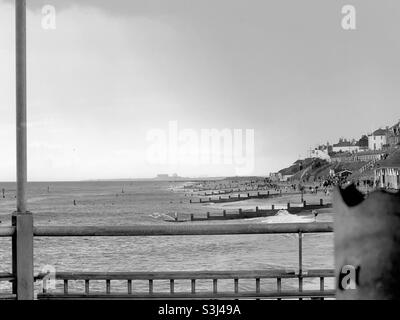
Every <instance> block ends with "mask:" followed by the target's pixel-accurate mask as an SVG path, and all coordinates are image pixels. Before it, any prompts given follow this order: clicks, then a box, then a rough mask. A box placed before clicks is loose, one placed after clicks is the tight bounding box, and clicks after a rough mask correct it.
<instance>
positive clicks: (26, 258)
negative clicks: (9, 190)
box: [12, 0, 34, 300]
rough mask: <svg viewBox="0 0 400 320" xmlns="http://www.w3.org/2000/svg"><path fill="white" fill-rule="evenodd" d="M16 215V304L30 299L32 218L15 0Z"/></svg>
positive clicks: (20, 22)
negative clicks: (29, 203) (28, 209)
mask: <svg viewBox="0 0 400 320" xmlns="http://www.w3.org/2000/svg"><path fill="white" fill-rule="evenodd" d="M15 36H16V40H15V50H16V53H15V61H16V129H17V132H16V134H17V141H16V142H17V148H16V149H17V211H16V212H14V213H13V214H12V225H13V226H14V227H15V233H14V235H13V238H12V268H13V274H14V277H15V281H14V283H13V292H14V293H15V294H16V295H17V299H18V300H32V299H33V281H34V279H33V217H32V214H31V213H30V212H28V211H27V208H26V184H27V133H26V127H27V126H26V1H25V0H15Z"/></svg>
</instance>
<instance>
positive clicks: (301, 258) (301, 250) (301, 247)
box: [299, 232, 303, 292]
mask: <svg viewBox="0 0 400 320" xmlns="http://www.w3.org/2000/svg"><path fill="white" fill-rule="evenodd" d="M299 291H300V292H302V291H303V233H302V232H299Z"/></svg>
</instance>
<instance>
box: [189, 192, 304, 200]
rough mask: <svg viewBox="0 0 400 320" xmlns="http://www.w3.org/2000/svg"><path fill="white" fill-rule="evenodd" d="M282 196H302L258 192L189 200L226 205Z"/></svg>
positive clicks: (291, 193) (286, 193)
mask: <svg viewBox="0 0 400 320" xmlns="http://www.w3.org/2000/svg"><path fill="white" fill-rule="evenodd" d="M282 195H288V196H291V195H301V192H282V191H280V192H278V193H270V192H269V191H268V192H267V193H261V192H257V193H255V194H251V193H250V192H248V193H247V194H246V195H243V194H238V195H237V196H236V197H234V196H228V197H222V196H219V197H218V198H213V197H208V198H199V201H193V200H192V199H190V200H189V202H190V203H224V202H236V201H244V200H249V199H265V198H273V197H280V196H282Z"/></svg>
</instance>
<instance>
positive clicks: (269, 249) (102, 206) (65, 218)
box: [0, 181, 333, 291]
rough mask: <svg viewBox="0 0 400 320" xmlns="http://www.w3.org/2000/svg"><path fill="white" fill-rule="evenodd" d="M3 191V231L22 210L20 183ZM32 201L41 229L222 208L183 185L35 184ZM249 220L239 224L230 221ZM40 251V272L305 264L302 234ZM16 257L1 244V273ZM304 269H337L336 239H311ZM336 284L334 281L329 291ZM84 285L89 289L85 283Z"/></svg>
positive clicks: (180, 285) (111, 240)
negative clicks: (192, 198)
mask: <svg viewBox="0 0 400 320" xmlns="http://www.w3.org/2000/svg"><path fill="white" fill-rule="evenodd" d="M48 187H49V191H48ZM1 188H5V189H6V198H5V199H3V198H1V194H0V220H1V224H0V226H7V225H10V213H11V212H12V211H13V210H14V208H15V184H12V183H0V189H1ZM122 190H123V192H122ZM28 198H29V201H28V207H29V210H30V211H31V212H33V214H34V221H35V222H34V223H35V225H63V226H65V225H69V226H78V225H93V226H100V225H135V224H136V225H137V224H169V223H171V222H166V221H165V220H166V219H168V218H169V217H170V216H173V214H174V212H178V214H179V215H180V216H182V217H183V216H185V214H186V216H187V215H188V214H190V213H193V214H195V215H205V213H206V212H207V211H209V212H211V213H213V212H219V213H220V212H221V209H220V208H218V207H213V206H209V205H204V204H203V205H200V204H190V203H189V198H188V197H187V196H186V195H185V191H184V190H183V189H182V183H181V182H176V183H171V182H151V181H140V182H139V181H134V182H126V181H114V182H109V181H107V182H106V181H96V182H51V183H39V182H37V183H29V185H28ZM74 200H75V201H76V205H74ZM307 219H308V220H307ZM309 219H310V218H308V217H297V216H293V215H286V214H284V213H282V214H280V215H279V216H278V217H270V218H258V219H252V220H251V222H252V223H273V222H294V221H296V222H302V221H309ZM318 220H319V221H331V220H332V216H331V214H323V215H320V216H319V217H318ZM248 222H250V221H249V220H234V221H229V222H228V223H248ZM187 223H194V222H187ZM198 223H199V222H198ZM207 223H216V222H212V221H210V222H207ZM207 223H206V224H207ZM218 223H226V222H218ZM34 250H35V261H34V264H35V273H38V272H40V271H41V269H42V268H43V266H45V265H51V266H54V267H55V269H56V271H178V270H187V271H193V270H246V269H247V270H249V269H274V268H278V269H296V268H297V266H298V241H297V235H234V236H183V237H176V236H175V237H172V236H168V237H105V238H101V237H79V238H75V237H65V238H36V239H35V242H34ZM10 254H11V242H10V239H5V238H0V272H9V271H10V270H11V259H10ZM303 268H304V269H305V270H306V269H310V268H333V234H306V235H305V236H304V239H303ZM154 285H155V286H154V290H155V291H156V290H158V291H165V290H168V284H167V283H165V282H162V281H160V283H158V282H157V281H156V282H155V284H154ZM274 285H275V283H274V282H268V281H265V282H263V281H262V282H261V287H262V288H264V287H265V289H267V288H270V287H271V286H274ZM296 285H297V283H296V282H294V281H291V280H285V281H283V289H285V288H291V287H296ZM332 285H333V284H332V283H330V282H329V281H327V283H326V287H327V288H329V287H332ZM1 286H2V287H3V289H4V287H5V286H8V285H6V284H4V283H3V284H1ZM76 286H77V289H81V287H82V286H83V284H80V283H77V284H76ZM145 286H146V284H145V283H142V284H138V285H137V286H136V287H134V289H135V288H136V289H137V290H142V289H144V288H145ZM254 286H255V284H254V281H250V280H249V281H245V280H243V281H241V282H240V288H241V289H249V288H254ZM197 287H198V289H199V290H205V289H210V288H212V282H211V281H203V282H201V281H200V282H199V283H198V284H197ZM197 287H196V288H197ZM305 287H306V288H307V287H309V288H311V287H313V288H316V289H318V288H319V283H318V279H315V280H307V281H306V282H305ZM100 288H104V284H101V283H94V284H93V289H94V290H96V289H100ZM219 288H221V289H229V290H232V289H233V284H232V281H221V283H220V282H219ZM37 289H38V288H37ZM91 290H92V287H91ZM112 290H113V291H123V290H126V284H123V283H119V282H115V283H114V282H113V283H112ZM176 290H177V291H178V290H182V291H185V290H186V291H189V290H190V281H186V282H185V281H177V283H176Z"/></svg>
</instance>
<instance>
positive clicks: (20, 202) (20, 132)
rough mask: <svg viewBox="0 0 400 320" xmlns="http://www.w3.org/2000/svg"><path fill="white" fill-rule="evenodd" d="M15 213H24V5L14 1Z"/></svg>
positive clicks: (25, 171)
mask: <svg viewBox="0 0 400 320" xmlns="http://www.w3.org/2000/svg"><path fill="white" fill-rule="evenodd" d="M15 36H16V41H15V48H16V54H15V61H16V115H17V119H16V120H17V212H26V194H25V191H26V181H27V165H26V161H27V160H26V159H27V154H26V137H27V134H26V3H25V0H15Z"/></svg>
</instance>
